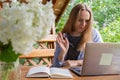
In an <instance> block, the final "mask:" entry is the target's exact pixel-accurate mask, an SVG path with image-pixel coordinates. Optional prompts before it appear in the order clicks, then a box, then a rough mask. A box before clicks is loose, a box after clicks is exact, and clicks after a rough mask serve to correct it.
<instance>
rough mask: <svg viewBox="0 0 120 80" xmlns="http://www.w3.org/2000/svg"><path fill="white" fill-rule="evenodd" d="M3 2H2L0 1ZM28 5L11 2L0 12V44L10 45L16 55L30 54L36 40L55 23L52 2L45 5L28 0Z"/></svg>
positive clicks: (14, 0)
mask: <svg viewBox="0 0 120 80" xmlns="http://www.w3.org/2000/svg"><path fill="white" fill-rule="evenodd" d="M2 1H3V0H2ZM28 2H29V3H28V4H25V3H22V4H21V3H19V2H18V1H16V0H12V3H11V7H9V5H8V4H7V3H5V4H4V5H3V8H2V9H1V10H0V17H1V18H2V19H1V21H0V42H2V43H3V44H8V43H9V41H10V42H11V43H12V47H13V50H14V51H15V52H16V53H21V54H27V53H29V52H31V50H32V48H33V44H34V43H35V41H36V40H39V39H41V38H42V37H44V36H45V35H46V34H47V33H48V32H50V29H51V27H52V26H53V25H54V22H55V15H54V12H53V8H52V6H53V5H52V2H51V1H50V2H48V3H47V4H46V5H43V4H42V3H40V2H41V1H40V0H28Z"/></svg>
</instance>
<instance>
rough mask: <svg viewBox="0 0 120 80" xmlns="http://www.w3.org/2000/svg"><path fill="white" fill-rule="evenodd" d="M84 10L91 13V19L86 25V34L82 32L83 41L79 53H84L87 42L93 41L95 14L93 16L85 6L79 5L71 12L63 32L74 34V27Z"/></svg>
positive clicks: (90, 12)
mask: <svg viewBox="0 0 120 80" xmlns="http://www.w3.org/2000/svg"><path fill="white" fill-rule="evenodd" d="M83 10H86V11H88V12H89V14H90V19H89V22H88V24H87V25H86V26H87V28H86V30H85V31H84V32H82V35H81V36H82V39H81V41H80V42H79V45H78V48H77V50H78V51H80V50H81V51H84V48H85V44H86V43H87V42H89V41H91V39H92V22H93V14H92V11H91V9H90V8H88V7H87V6H86V5H84V4H78V5H76V6H75V7H73V9H72V10H71V12H70V15H69V18H68V20H67V22H66V24H65V26H64V28H63V30H62V33H68V34H70V33H72V32H73V31H74V25H75V22H76V19H77V16H78V14H79V13H80V12H81V11H83Z"/></svg>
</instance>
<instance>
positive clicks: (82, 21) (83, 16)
mask: <svg viewBox="0 0 120 80" xmlns="http://www.w3.org/2000/svg"><path fill="white" fill-rule="evenodd" d="M89 20H90V14H89V12H88V11H86V10H83V11H81V12H79V13H78V16H77V19H76V22H75V32H77V33H82V32H83V31H85V30H86V28H87V26H86V25H87V24H88V22H89Z"/></svg>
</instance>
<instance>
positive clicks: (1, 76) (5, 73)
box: [0, 60, 21, 80]
mask: <svg viewBox="0 0 120 80" xmlns="http://www.w3.org/2000/svg"><path fill="white" fill-rule="evenodd" d="M20 74H21V71H20V67H19V60H17V61H16V62H10V63H6V62H0V80H20V76H21V75H20Z"/></svg>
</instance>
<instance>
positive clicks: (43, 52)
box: [19, 49, 55, 58]
mask: <svg viewBox="0 0 120 80" xmlns="http://www.w3.org/2000/svg"><path fill="white" fill-rule="evenodd" d="M54 51H55V49H34V50H33V51H32V52H31V53H30V54H28V55H21V56H19V58H37V57H40V58H43V57H53V56H54Z"/></svg>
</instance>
